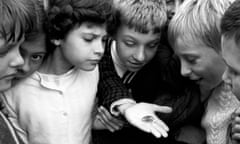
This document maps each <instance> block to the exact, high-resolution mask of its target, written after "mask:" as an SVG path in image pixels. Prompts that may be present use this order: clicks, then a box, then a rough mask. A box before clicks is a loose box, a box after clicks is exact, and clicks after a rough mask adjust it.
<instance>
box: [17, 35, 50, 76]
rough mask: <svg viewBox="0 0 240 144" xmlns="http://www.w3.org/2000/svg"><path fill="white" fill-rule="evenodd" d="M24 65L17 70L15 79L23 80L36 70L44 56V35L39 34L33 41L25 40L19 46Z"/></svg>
mask: <svg viewBox="0 0 240 144" xmlns="http://www.w3.org/2000/svg"><path fill="white" fill-rule="evenodd" d="M20 51H21V55H22V56H23V58H24V65H23V66H22V67H21V69H19V71H18V75H17V79H21V78H25V77H27V76H29V75H31V74H32V73H33V72H35V71H36V70H38V68H39V67H40V66H41V64H42V61H43V58H44V56H45V55H46V45H45V34H44V33H39V34H38V35H37V36H36V37H34V38H33V39H29V40H25V41H24V42H23V43H22V44H21V46H20Z"/></svg>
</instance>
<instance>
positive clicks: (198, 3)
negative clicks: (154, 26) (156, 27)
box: [169, 0, 239, 144]
mask: <svg viewBox="0 0 240 144" xmlns="http://www.w3.org/2000/svg"><path fill="white" fill-rule="evenodd" d="M231 2H232V1H231V0H207V1H206V0H185V1H184V2H183V3H182V5H181V6H180V7H179V9H178V10H177V11H176V13H175V15H174V16H173V18H172V20H171V22H170V24H169V41H170V42H171V45H172V47H173V49H174V51H175V53H176V54H177V55H178V56H179V58H180V61H181V74H182V75H183V76H185V77H187V78H189V79H190V80H192V81H193V82H194V83H196V84H197V85H198V86H199V88H200V94H201V100H202V102H203V103H204V104H205V114H204V116H203V117H202V121H201V124H202V127H203V128H204V130H205V132H206V141H207V143H208V144H220V143H226V142H227V129H228V126H229V124H230V118H231V115H232V113H233V111H234V110H235V109H236V108H237V107H238V106H239V101H238V100H237V99H236V97H235V96H234V95H233V94H232V92H231V90H230V89H229V87H228V86H227V85H226V84H225V83H224V82H223V81H222V79H221V77H222V74H223V72H224V70H225V68H226V65H225V63H224V61H223V59H222V57H221V56H220V55H219V54H218V51H219V50H220V48H221V33H220V29H219V26H220V25H219V23H220V19H221V17H222V15H223V13H224V11H225V10H226V9H227V8H228V6H229V5H230V4H231ZM188 130H189V133H188V134H187V133H185V136H186V137H185V138H187V139H188V140H191V137H190V136H189V134H194V131H191V129H188ZM186 131H187V130H186ZM186 131H185V132H186ZM183 132H184V130H183ZM192 137H193V136H192ZM196 139H197V138H195V139H192V140H196ZM202 140H204V139H202ZM199 141H200V140H199Z"/></svg>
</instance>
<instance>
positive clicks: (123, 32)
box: [117, 25, 161, 43]
mask: <svg viewBox="0 0 240 144" xmlns="http://www.w3.org/2000/svg"><path fill="white" fill-rule="evenodd" d="M117 33H118V34H117V36H118V37H121V38H132V39H134V40H137V41H141V42H143V43H148V42H151V41H154V40H160V36H161V33H153V32H152V31H149V32H148V33H141V32H138V31H136V30H135V29H134V28H129V27H128V26H127V25H122V26H121V27H120V28H119V30H118V32H117Z"/></svg>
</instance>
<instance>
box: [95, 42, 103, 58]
mask: <svg viewBox="0 0 240 144" xmlns="http://www.w3.org/2000/svg"><path fill="white" fill-rule="evenodd" d="M104 50H105V44H104V42H103V41H102V40H101V39H99V40H98V42H97V43H96V44H95V45H94V53H95V54H97V55H99V56H102V55H103V53H104Z"/></svg>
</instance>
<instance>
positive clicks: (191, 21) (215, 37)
mask: <svg viewBox="0 0 240 144" xmlns="http://www.w3.org/2000/svg"><path fill="white" fill-rule="evenodd" d="M232 2H233V0H185V1H184V2H183V3H182V5H181V6H180V7H179V9H178V10H177V11H176V14H175V15H174V16H173V18H172V20H171V21H170V23H169V29H168V38H169V42H171V43H170V44H171V45H172V47H173V48H174V47H175V44H176V40H177V38H180V39H181V40H182V41H183V42H184V43H187V41H188V42H189V40H192V41H197V42H200V43H202V44H204V45H206V46H208V47H210V48H213V49H215V50H216V51H219V50H220V48H221V32H220V20H221V17H222V16H223V14H224V12H225V11H226V9H227V8H228V7H229V6H230V4H231V3H232Z"/></svg>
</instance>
